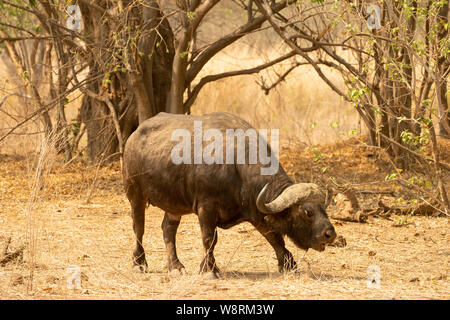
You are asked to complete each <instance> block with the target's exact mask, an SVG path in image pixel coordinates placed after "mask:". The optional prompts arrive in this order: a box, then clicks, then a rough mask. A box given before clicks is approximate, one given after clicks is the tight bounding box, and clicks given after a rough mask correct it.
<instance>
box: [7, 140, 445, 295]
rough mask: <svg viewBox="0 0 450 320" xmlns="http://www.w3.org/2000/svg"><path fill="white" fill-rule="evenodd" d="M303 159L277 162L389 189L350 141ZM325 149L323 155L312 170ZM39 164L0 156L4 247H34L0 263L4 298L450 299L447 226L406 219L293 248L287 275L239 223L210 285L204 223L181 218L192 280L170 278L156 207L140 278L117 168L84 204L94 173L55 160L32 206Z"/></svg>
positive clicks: (225, 235) (222, 238) (223, 245)
mask: <svg viewBox="0 0 450 320" xmlns="http://www.w3.org/2000/svg"><path fill="white" fill-rule="evenodd" d="M327 150H328V152H326V151H327ZM294 151H295V152H294ZM294 151H292V150H291V151H290V152H288V151H284V152H283V153H282V154H281V157H280V159H281V161H282V163H283V164H284V165H285V167H286V168H287V170H288V172H289V173H290V174H291V175H292V176H294V177H295V179H296V180H301V179H303V180H306V181H310V180H311V178H312V180H314V178H313V177H315V176H317V175H319V174H320V173H319V172H320V171H321V170H323V168H324V167H326V166H328V169H327V170H326V172H327V174H330V175H332V174H335V175H336V176H338V177H339V178H340V179H341V180H343V181H344V180H345V181H353V182H355V181H360V182H361V181H369V179H370V181H380V183H379V185H378V186H381V187H383V180H384V176H385V173H383V172H382V171H380V170H379V169H378V167H377V166H375V164H374V163H373V160H371V158H368V157H366V156H365V153H366V150H365V149H363V148H360V147H357V146H355V145H346V144H341V145H337V146H334V147H333V148H332V150H329V149H326V148H325V149H324V148H322V149H314V150H294ZM317 152H323V153H324V156H323V159H322V160H321V161H319V162H317V161H316V162H314V160H313V159H314V157H316V158H317ZM349 155H351V156H349ZM35 162H36V159H33V158H20V157H13V156H5V155H1V156H0V250H2V248H3V246H4V244H5V243H6V239H7V238H8V237H11V239H12V242H11V245H10V249H9V250H10V251H13V250H15V249H17V248H18V247H20V246H21V245H24V244H27V249H26V250H25V253H24V261H23V262H19V261H17V262H14V263H9V264H6V265H5V266H3V267H2V266H0V299H111V298H113V299H341V298H344V299H371V298H375V299H408V298H419V299H449V298H450V282H449V278H448V277H449V259H450V246H449V238H450V231H449V219H448V218H436V217H409V218H408V222H409V224H404V225H403V226H402V227H393V224H395V223H396V219H400V218H399V217H393V218H392V220H387V219H381V218H370V219H369V222H368V223H365V224H360V223H351V222H338V221H335V220H333V223H334V225H335V227H336V230H337V232H338V234H339V235H342V236H344V237H345V239H346V241H347V246H346V247H344V248H337V247H329V248H327V250H326V251H325V252H322V253H318V252H314V251H308V252H307V253H306V254H305V253H304V252H303V251H301V250H298V249H296V248H295V247H294V246H293V245H292V244H291V243H288V247H289V249H290V250H291V251H292V252H293V254H294V256H296V259H297V262H298V264H299V267H300V268H299V269H300V271H299V272H298V273H295V274H286V275H281V274H279V273H278V272H276V271H277V262H276V259H275V254H274V252H273V250H272V248H271V247H270V246H269V244H268V243H267V242H266V241H265V240H264V239H263V237H262V236H261V235H259V234H258V232H257V231H255V230H254V229H253V228H252V227H251V226H250V225H249V224H241V225H238V226H236V227H234V228H231V229H229V230H219V242H218V245H217V247H216V251H215V253H216V260H217V262H218V264H219V267H220V268H221V270H222V272H223V275H222V279H220V280H213V281H212V280H206V279H203V278H201V277H200V276H199V275H197V271H198V267H199V264H200V260H201V257H202V245H201V241H200V230H199V226H198V223H197V219H196V216H195V215H190V216H186V217H184V218H183V219H182V222H181V225H180V228H179V232H178V238H177V243H178V254H179V257H180V260H181V261H182V262H183V263H184V265H185V266H186V269H187V272H188V274H187V275H169V274H167V273H166V271H165V250H164V242H163V239H162V231H161V228H160V225H161V221H162V216H163V213H162V212H161V211H160V210H159V209H157V208H154V207H150V208H149V209H148V211H147V223H146V232H145V236H144V247H145V249H146V253H147V261H148V263H149V269H150V273H147V274H139V273H134V272H133V271H132V267H131V254H132V250H133V247H134V239H133V232H132V228H131V218H130V216H129V215H128V213H129V205H128V201H127V199H126V197H125V195H124V193H123V189H122V182H121V175H120V170H119V165H118V164H117V163H114V164H111V165H109V166H105V167H101V168H99V171H98V179H97V182H96V185H95V188H94V192H93V196H92V199H91V201H90V203H86V199H87V198H88V195H89V193H90V190H91V188H92V186H93V182H94V178H95V176H96V173H97V171H96V167H93V166H90V165H87V164H84V163H82V162H78V163H73V164H70V165H68V166H63V165H62V164H60V163H59V162H58V161H56V163H55V165H54V166H53V167H52V168H51V170H50V171H49V172H48V173H47V174H45V176H44V179H43V182H45V183H44V184H43V186H42V188H39V190H35V191H38V193H37V201H36V203H34V204H33V205H32V206H31V207H30V203H29V201H30V194H31V192H32V190H33V187H32V184H33V175H34V171H33V170H34V164H35ZM308 163H309V164H310V163H314V166H310V165H306V164H308ZM294 173H295V174H294ZM372 185H373V183H372ZM367 186H370V184H367ZM369 200H370V199H366V200H365V201H366V202H367V201H369ZM388 200H389V199H388ZM369 202H370V201H369ZM33 239H34V241H30V240H33ZM30 243H31V246H30ZM30 248H32V249H31V250H30ZM0 255H1V252H0ZM32 261H35V268H34V269H33V268H31V265H32V264H33V263H32ZM71 265H76V266H79V267H80V269H81V273H82V276H81V279H82V284H81V286H82V289H80V290H70V289H68V288H67V279H68V277H69V276H70V274H69V273H68V267H69V266H71ZM371 265H377V266H379V267H380V271H381V274H380V278H381V279H380V280H381V282H380V288H379V289H375V288H373V289H371V288H368V286H367V283H366V281H367V278H368V276H369V274H368V273H367V271H368V267H369V266H371ZM32 271H33V272H32ZM31 274H32V277H31V276H30V275H31ZM31 284H32V286H31Z"/></svg>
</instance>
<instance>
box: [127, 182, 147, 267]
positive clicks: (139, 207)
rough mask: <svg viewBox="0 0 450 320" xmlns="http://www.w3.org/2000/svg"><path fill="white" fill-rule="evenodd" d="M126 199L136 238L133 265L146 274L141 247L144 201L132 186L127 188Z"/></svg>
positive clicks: (139, 192) (138, 191)
mask: <svg viewBox="0 0 450 320" xmlns="http://www.w3.org/2000/svg"><path fill="white" fill-rule="evenodd" d="M127 197H128V200H129V201H130V204H131V217H132V218H133V231H134V234H135V236H136V248H135V249H134V252H133V265H134V266H137V267H138V269H139V271H141V272H147V261H146V260H145V251H144V247H143V246H142V238H143V236H144V229H145V206H146V199H145V198H144V196H143V195H142V192H141V190H140V189H139V188H138V187H136V186H134V185H131V186H129V187H128V190H127Z"/></svg>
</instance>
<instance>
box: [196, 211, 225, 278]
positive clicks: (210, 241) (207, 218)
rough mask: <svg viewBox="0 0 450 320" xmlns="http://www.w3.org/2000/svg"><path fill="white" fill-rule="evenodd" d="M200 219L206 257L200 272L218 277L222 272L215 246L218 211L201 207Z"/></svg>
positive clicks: (211, 276)
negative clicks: (218, 266) (215, 255)
mask: <svg viewBox="0 0 450 320" xmlns="http://www.w3.org/2000/svg"><path fill="white" fill-rule="evenodd" d="M198 220H199V222H200V229H201V232H202V241H203V248H204V249H205V257H204V258H203V261H202V263H201V264H200V273H206V274H208V275H209V277H210V278H212V279H216V278H218V277H219V273H220V271H219V268H217V265H216V260H215V258H214V247H215V246H216V243H217V213H216V212H215V210H214V209H212V210H207V209H206V208H204V207H200V208H199V210H198Z"/></svg>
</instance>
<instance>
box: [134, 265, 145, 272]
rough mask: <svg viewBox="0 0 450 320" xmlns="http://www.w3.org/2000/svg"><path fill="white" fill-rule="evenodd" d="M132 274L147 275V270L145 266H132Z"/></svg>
mask: <svg viewBox="0 0 450 320" xmlns="http://www.w3.org/2000/svg"><path fill="white" fill-rule="evenodd" d="M133 272H134V273H147V272H148V268H147V266H144V265H134V266H133Z"/></svg>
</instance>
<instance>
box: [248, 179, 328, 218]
mask: <svg viewBox="0 0 450 320" xmlns="http://www.w3.org/2000/svg"><path fill="white" fill-rule="evenodd" d="M266 188H267V184H266V185H265V186H264V188H263V189H262V190H261V192H260V193H259V195H258V198H257V199H256V206H257V208H258V210H259V211H261V212H263V213H266V214H273V213H277V212H281V211H283V210H284V209H286V208H289V207H292V206H293V205H294V204H297V203H299V202H304V201H311V202H320V203H325V194H324V193H323V192H322V190H321V189H320V188H319V186H318V185H316V184H314V183H296V184H293V185H291V186H289V187H287V188H286V189H284V191H283V192H282V193H281V194H280V195H279V196H278V197H277V198H276V199H275V200H273V201H272V202H270V203H267V204H266V203H264V200H263V199H264V193H265V192H266Z"/></svg>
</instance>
